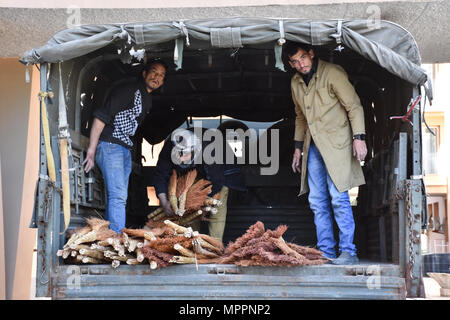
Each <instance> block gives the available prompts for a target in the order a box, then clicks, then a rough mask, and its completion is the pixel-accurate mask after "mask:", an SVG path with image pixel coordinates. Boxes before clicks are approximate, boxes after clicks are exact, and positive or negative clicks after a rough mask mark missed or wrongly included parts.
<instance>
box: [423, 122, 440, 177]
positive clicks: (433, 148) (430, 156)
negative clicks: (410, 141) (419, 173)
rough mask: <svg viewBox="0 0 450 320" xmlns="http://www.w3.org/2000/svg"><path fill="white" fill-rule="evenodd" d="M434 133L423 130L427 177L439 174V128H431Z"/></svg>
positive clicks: (424, 165) (424, 163) (424, 161)
mask: <svg viewBox="0 0 450 320" xmlns="http://www.w3.org/2000/svg"><path fill="white" fill-rule="evenodd" d="M430 129H431V131H432V132H433V133H431V132H430V130H428V128H424V130H423V168H424V172H425V174H426V175H429V174H438V166H437V154H438V150H439V127H438V126H430Z"/></svg>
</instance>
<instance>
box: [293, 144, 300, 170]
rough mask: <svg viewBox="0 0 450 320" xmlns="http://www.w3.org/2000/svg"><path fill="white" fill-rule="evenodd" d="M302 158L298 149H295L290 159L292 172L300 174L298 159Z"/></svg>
mask: <svg viewBox="0 0 450 320" xmlns="http://www.w3.org/2000/svg"><path fill="white" fill-rule="evenodd" d="M301 157H302V154H301V151H300V149H298V148H296V149H295V151H294V156H293V157H292V171H294V172H300V171H301V169H300V159H301Z"/></svg>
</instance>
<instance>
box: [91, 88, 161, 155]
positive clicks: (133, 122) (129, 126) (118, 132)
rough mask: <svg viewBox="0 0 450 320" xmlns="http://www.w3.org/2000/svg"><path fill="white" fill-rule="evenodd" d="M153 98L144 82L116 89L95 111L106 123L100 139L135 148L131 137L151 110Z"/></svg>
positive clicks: (95, 114) (97, 116)
mask: <svg viewBox="0 0 450 320" xmlns="http://www.w3.org/2000/svg"><path fill="white" fill-rule="evenodd" d="M151 107H152V100H151V96H150V94H149V93H148V92H147V90H146V87H145V84H144V82H142V81H139V82H136V83H132V84H128V85H125V86H123V87H120V88H117V89H115V90H114V91H113V92H111V94H110V95H109V97H108V99H107V100H106V103H105V104H104V105H103V106H102V107H100V108H98V109H96V110H95V111H94V117H96V118H98V119H99V120H101V121H102V122H104V123H105V128H104V129H103V131H102V134H101V135H100V140H102V141H106V142H112V143H117V144H120V145H122V146H124V147H126V148H128V149H132V148H133V141H132V140H131V137H133V136H134V134H135V133H136V130H137V128H138V126H139V125H140V124H141V123H142V122H143V121H144V119H145V116H146V115H147V114H148V113H149V112H150V109H151Z"/></svg>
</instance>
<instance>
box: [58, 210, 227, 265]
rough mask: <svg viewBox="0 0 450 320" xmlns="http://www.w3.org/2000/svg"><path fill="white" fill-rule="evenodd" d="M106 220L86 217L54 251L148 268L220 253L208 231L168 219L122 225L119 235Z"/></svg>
mask: <svg viewBox="0 0 450 320" xmlns="http://www.w3.org/2000/svg"><path fill="white" fill-rule="evenodd" d="M108 227H109V222H108V221H105V220H102V219H97V218H90V219H87V225H86V226H85V227H83V228H80V229H78V230H75V231H74V232H73V233H72V235H71V236H70V237H69V240H68V241H67V243H66V244H65V245H64V247H63V249H62V250H59V251H58V253H57V255H58V256H62V257H63V259H68V262H69V263H75V264H77V263H91V264H105V263H111V265H112V266H113V267H114V268H117V267H118V266H119V265H120V264H121V263H126V264H129V265H135V264H147V263H148V264H150V268H151V269H157V268H158V269H159V268H161V267H167V266H169V265H171V264H173V263H180V264H184V263H214V259H216V258H219V257H220V256H221V255H222V254H223V250H224V247H223V244H222V242H221V241H218V240H216V239H214V238H212V237H210V236H208V235H204V234H200V233H198V232H196V231H193V230H192V228H185V227H183V226H180V225H178V224H176V223H173V222H172V221H170V220H165V221H164V222H162V223H160V224H159V226H154V227H153V228H151V229H150V228H149V227H146V228H145V229H126V228H124V229H122V233H121V234H120V235H119V234H117V233H116V232H114V231H112V230H110V229H109V228H108Z"/></svg>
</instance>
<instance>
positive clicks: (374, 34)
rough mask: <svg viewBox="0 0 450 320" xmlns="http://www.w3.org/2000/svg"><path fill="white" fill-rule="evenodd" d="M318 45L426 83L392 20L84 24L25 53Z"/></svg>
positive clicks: (46, 57)
mask: <svg viewBox="0 0 450 320" xmlns="http://www.w3.org/2000/svg"><path fill="white" fill-rule="evenodd" d="M280 38H284V39H286V40H288V41H298V42H304V43H309V44H312V45H314V46H320V45H332V44H333V43H334V44H341V45H343V46H344V47H346V48H350V49H351V50H354V51H355V52H357V53H359V54H360V55H362V56H363V57H365V58H366V59H369V60H371V61H374V62H375V63H377V64H378V65H380V66H381V67H383V68H385V69H386V70H388V71H389V72H391V73H392V74H394V75H396V76H398V77H400V78H402V79H404V80H406V81H408V82H410V83H412V84H414V85H423V84H424V83H425V82H426V81H427V75H426V73H425V71H424V70H423V69H421V68H420V54H419V51H418V47H417V44H416V42H415V40H414V38H413V37H412V36H411V34H410V33H409V32H408V31H406V30H405V29H403V28H402V27H400V26H398V25H396V24H394V23H391V22H388V21H371V20H350V21H346V20H325V21H312V20H304V19H268V18H229V19H211V20H209V19H204V20H184V21H176V22H174V21H170V22H152V23H126V24H104V25H83V26H80V27H77V28H72V29H66V30H63V31H60V32H58V33H56V34H55V35H54V36H53V37H52V38H51V39H50V40H49V41H48V42H47V44H45V45H44V46H42V47H40V48H37V49H32V50H30V51H28V52H26V53H25V55H24V56H23V58H22V59H21V62H23V63H25V64H36V63H46V62H47V63H56V62H62V61H66V60H70V59H73V58H76V57H80V56H83V55H85V54H88V53H90V52H93V51H95V50H97V49H100V48H103V47H105V46H108V45H110V44H112V43H113V42H115V41H118V40H122V41H123V40H126V41H128V42H129V43H130V44H131V45H134V46H135V48H136V49H137V48H145V47H146V46H150V45H155V44H159V43H164V42H168V41H171V40H174V39H184V41H185V43H186V44H188V41H189V39H191V40H192V39H198V40H201V41H203V43H205V45H208V46H210V47H211V46H212V47H236V46H246V45H258V44H270V43H273V44H274V45H275V47H276V46H277V44H276V43H277V40H278V39H280Z"/></svg>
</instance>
